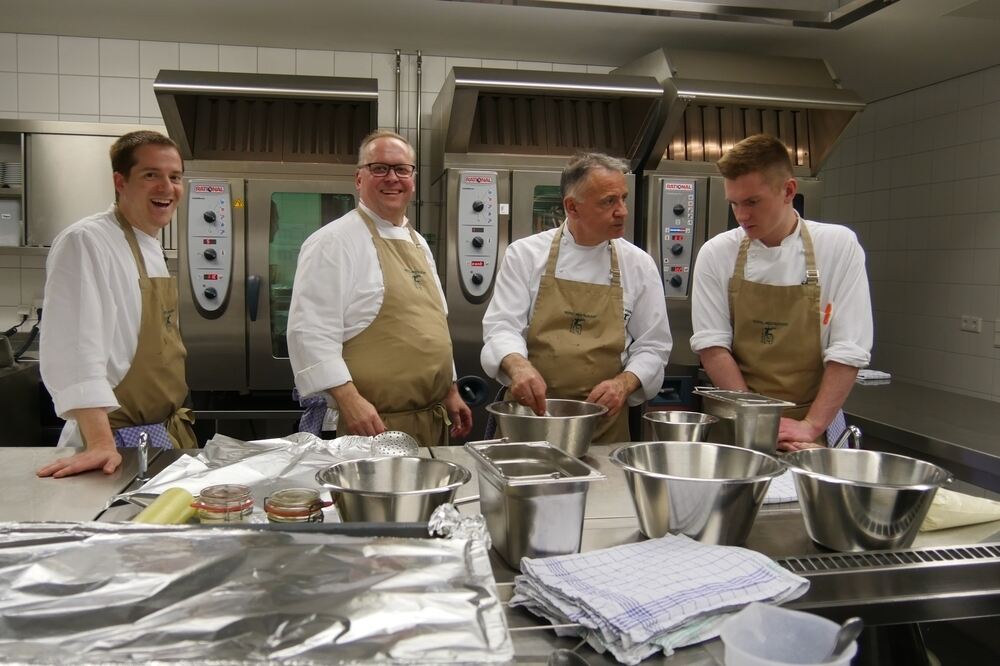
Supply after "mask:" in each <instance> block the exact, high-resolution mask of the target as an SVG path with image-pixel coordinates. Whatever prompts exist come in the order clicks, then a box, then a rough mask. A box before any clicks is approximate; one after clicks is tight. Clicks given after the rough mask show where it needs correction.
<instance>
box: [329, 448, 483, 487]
mask: <svg viewBox="0 0 1000 666" xmlns="http://www.w3.org/2000/svg"><path fill="white" fill-rule="evenodd" d="M399 458H405V459H407V460H418V461H421V464H423V463H430V464H432V465H445V466H447V467H451V468H453V469H457V470H459V478H458V479H457V480H455V481H452V482H451V483H449V484H447V485H444V486H438V487H436V488H424V489H420V490H399V491H385V490H362V489H360V488H346V487H344V486H340V485H337V484H335V483H331V482H330V481H326V480H324V479H322V478H321V476H322V474H323V473H324V472H327V471H329V470H331V469H333V468H334V467H340V466H347V465H351V464H357V463H359V462H377V461H382V460H395V459H399ZM471 478H472V472H470V471H469V470H468V469H466V468H465V467H463V466H462V465H459V464H458V463H454V462H451V461H450V460H440V459H438V458H423V457H421V456H367V457H364V458H351V459H350V460H341V461H340V462H336V463H334V464H332V465H329V466H327V467H324V468H323V469H321V470H319V471H318V472H316V476H315V479H316V483H318V484H319V485H320V486H322V487H323V488H326V489H327V490H329V491H331V492H337V493H348V494H351V495H363V496H365V497H408V496H412V495H434V494H436V493H443V492H450V491H452V490H457V489H458V488H460V487H462V486H464V485H465V484H466V483H468V482H469V480H470V479H471Z"/></svg>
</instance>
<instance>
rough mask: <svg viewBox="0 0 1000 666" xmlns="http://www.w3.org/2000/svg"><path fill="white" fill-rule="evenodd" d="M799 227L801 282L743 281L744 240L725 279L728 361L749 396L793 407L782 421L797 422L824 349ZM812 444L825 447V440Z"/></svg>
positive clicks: (809, 254)
mask: <svg viewBox="0 0 1000 666" xmlns="http://www.w3.org/2000/svg"><path fill="white" fill-rule="evenodd" d="M798 224H799V225H800V228H801V232H800V233H801V235H802V248H803V250H804V251H805V255H806V279H805V282H803V283H802V284H799V285H789V286H778V285H770V284H763V283H760V282H750V281H749V280H747V279H745V274H746V265H747V250H748V249H749V247H750V239H749V238H744V239H743V242H742V243H741V244H740V251H739V255H738V256H737V258H736V267H735V269H734V270H733V277H732V278H731V279H730V280H729V311H730V313H731V316H732V325H733V356H734V357H735V359H736V362H737V364H739V367H740V372H742V373H743V379H744V380H745V381H746V383H747V386H748V387H749V388H750V390H751V391H753V392H754V393H760V394H761V395H766V396H768V397H771V398H778V399H780V400H787V401H789V402H794V403H795V404H796V406H795V407H789V408H788V409H786V410H785V416H787V417H789V418H794V419H800V420H801V419H803V418H805V416H806V414H808V413H809V407H810V406H811V405H812V401H813V400H814V399H815V398H816V394H817V393H818V392H819V385H820V381H821V380H822V379H823V345H822V341H821V339H820V287H819V271H817V270H816V255H815V252H814V251H813V244H812V237H811V236H810V235H809V230H808V229H807V228H806V224H805V222H803V221H802V220H799V221H798ZM817 442H820V443H825V442H826V439H825V436H820V438H819V439H817Z"/></svg>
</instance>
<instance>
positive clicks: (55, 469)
mask: <svg viewBox="0 0 1000 666" xmlns="http://www.w3.org/2000/svg"><path fill="white" fill-rule="evenodd" d="M68 416H69V417H70V418H72V419H75V420H76V422H77V425H78V426H79V427H80V432H81V434H82V435H83V441H85V442H87V448H85V449H84V450H83V451H80V452H79V453H77V454H74V455H72V456H67V457H65V458H59V459H58V460H56V461H55V462H52V463H49V464H48V465H46V466H45V467H42V468H41V469H39V470H38V471H37V472H35V473H36V474H37V475H38V476H51V477H52V478H55V479H59V478H62V477H64V476H72V475H73V474H79V473H81V472H89V471H90V470H93V469H99V470H101V471H103V472H104V473H105V474H112V473H113V472H114V471H115V470H116V469H118V467H119V466H120V465H121V464H122V456H121V454H120V453H118V448H117V447H116V446H115V438H114V436H113V435H112V434H111V424H110V423H109V422H108V413H107V412H106V411H105V410H104V408H102V407H92V408H88V409H74V410H73V411H71V412H70V413H69V414H68Z"/></svg>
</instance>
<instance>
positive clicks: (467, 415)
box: [442, 382, 472, 437]
mask: <svg viewBox="0 0 1000 666" xmlns="http://www.w3.org/2000/svg"><path fill="white" fill-rule="evenodd" d="M442 403H443V404H444V408H445V410H446V411H447V412H448V420H450V421H451V429H450V430H449V431H448V432H449V434H450V435H451V436H452V437H465V436H466V435H468V434H469V431H471V430H472V410H471V409H469V406H468V405H467V404H465V401H464V400H462V396H460V395H459V394H458V385H457V384H455V383H454V382H452V385H451V388H450V389H448V395H446V396H445V397H444V400H442Z"/></svg>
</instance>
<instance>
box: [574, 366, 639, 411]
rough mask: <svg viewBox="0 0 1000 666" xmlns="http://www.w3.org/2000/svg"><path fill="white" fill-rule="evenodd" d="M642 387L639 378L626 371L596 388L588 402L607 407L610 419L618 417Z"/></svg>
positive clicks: (591, 392) (589, 396) (588, 397)
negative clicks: (628, 401) (633, 394)
mask: <svg viewBox="0 0 1000 666" xmlns="http://www.w3.org/2000/svg"><path fill="white" fill-rule="evenodd" d="M641 385H642V384H641V382H640V381H639V378H638V377H636V376H635V375H633V374H632V373H631V372H627V371H626V372H623V373H621V374H620V375H618V376H617V377H612V378H611V379H605V380H604V381H603V382H601V383H600V384H598V385H597V386H595V387H594V388H593V389H592V390H591V391H590V395H588V396H587V402H596V403H597V404H598V405H604V406H605V407H607V408H608V414H607V416H608V417H609V418H610V417H612V416H617V415H618V412H620V411H621V408H622V406H623V405H624V404H625V401H626V400H628V397H629V396H630V395H632V393H633V392H635V391H636V390H637V389H638V388H639V387H640V386H641Z"/></svg>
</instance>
